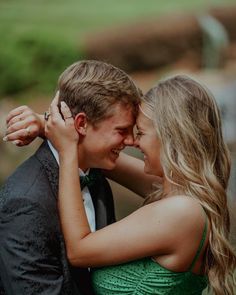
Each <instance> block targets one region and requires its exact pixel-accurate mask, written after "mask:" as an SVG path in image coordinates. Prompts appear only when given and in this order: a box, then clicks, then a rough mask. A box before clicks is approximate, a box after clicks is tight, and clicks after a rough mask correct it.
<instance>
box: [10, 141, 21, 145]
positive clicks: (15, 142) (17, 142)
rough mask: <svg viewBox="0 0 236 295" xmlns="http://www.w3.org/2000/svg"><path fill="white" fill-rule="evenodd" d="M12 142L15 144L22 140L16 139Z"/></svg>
mask: <svg viewBox="0 0 236 295" xmlns="http://www.w3.org/2000/svg"><path fill="white" fill-rule="evenodd" d="M12 143H13V144H14V145H18V144H19V143H20V142H19V140H14V141H13V142H12Z"/></svg>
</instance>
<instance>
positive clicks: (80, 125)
mask: <svg viewBox="0 0 236 295" xmlns="http://www.w3.org/2000/svg"><path fill="white" fill-rule="evenodd" d="M87 124H88V122H87V116H86V114H85V113H78V114H77V115H76V116H75V129H76V130H77V132H78V133H79V134H80V135H83V136H85V135H86V128H87Z"/></svg>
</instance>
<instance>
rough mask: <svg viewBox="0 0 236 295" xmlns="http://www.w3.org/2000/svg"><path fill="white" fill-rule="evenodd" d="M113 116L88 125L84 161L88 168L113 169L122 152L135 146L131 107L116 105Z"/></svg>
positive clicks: (133, 120) (84, 145)
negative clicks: (127, 147)
mask: <svg viewBox="0 0 236 295" xmlns="http://www.w3.org/2000/svg"><path fill="white" fill-rule="evenodd" d="M113 108H114V110H113V113H114V114H113V115H112V117H109V118H107V119H104V120H102V121H100V122H99V123H97V124H96V125H95V126H94V125H92V124H88V126H87V129H86V136H85V138H84V140H83V151H84V152H83V156H84V159H83V161H85V162H86V165H87V168H89V167H91V168H102V169H109V170H110V169H113V168H114V167H115V165H116V160H117V158H118V157H119V153H120V151H121V150H123V149H124V148H125V146H130V145H133V142H134V138H133V126H134V123H135V118H134V115H133V112H132V108H131V107H130V106H125V105H121V104H116V105H115V106H113Z"/></svg>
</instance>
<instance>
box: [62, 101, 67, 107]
mask: <svg viewBox="0 0 236 295" xmlns="http://www.w3.org/2000/svg"><path fill="white" fill-rule="evenodd" d="M61 107H63V108H66V103H65V102H64V101H63V100H62V101H61Z"/></svg>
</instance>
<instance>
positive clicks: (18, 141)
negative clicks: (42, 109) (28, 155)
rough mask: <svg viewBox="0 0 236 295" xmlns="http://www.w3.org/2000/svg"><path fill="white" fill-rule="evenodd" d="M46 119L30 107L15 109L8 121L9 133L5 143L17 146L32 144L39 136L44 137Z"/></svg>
mask: <svg viewBox="0 0 236 295" xmlns="http://www.w3.org/2000/svg"><path fill="white" fill-rule="evenodd" d="M44 123H45V122H44V117H43V115H40V114H37V113H35V112H34V111H33V110H32V109H30V108H29V107H28V106H20V107H18V108H15V109H13V110H12V111H11V112H10V113H9V114H8V115H7V119H6V124H7V131H6V135H5V137H4V138H3V140H4V141H12V142H13V143H14V144H15V145H17V146H24V145H28V144H29V143H31V142H32V141H33V140H34V139H35V138H36V137H37V136H40V137H44Z"/></svg>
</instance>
